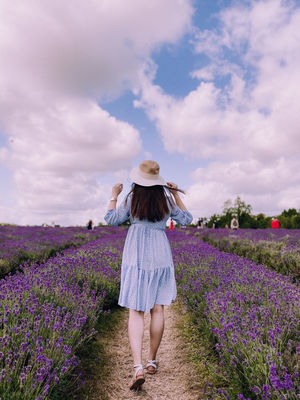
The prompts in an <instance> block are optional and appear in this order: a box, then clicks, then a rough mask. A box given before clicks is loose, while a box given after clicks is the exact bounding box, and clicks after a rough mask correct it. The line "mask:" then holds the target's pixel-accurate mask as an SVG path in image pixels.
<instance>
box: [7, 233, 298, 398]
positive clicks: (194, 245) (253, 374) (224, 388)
mask: <svg viewBox="0 0 300 400" xmlns="http://www.w3.org/2000/svg"><path fill="white" fill-rule="evenodd" d="M32 229H33V231H34V229H35V228H32ZM56 229H58V230H57V233H56V235H57V236H55V235H53V231H49V238H47V235H45V236H44V239H45V245H47V244H48V245H49V244H50V245H51V243H54V242H55V240H56V239H54V238H55V237H57V238H58V239H57V240H58V242H59V241H60V240H61V239H62V238H63V237H65V238H67V236H64V235H65V233H64V231H65V230H64V229H63V228H62V229H61V231H60V229H59V228H56ZM70 229H71V230H70V232H71V231H72V229H74V228H70ZM29 230H30V228H28V231H27V232H26V233H29ZM33 231H32V233H31V234H32V236H31V237H33V238H34V233H33ZM24 232H25V231H24ZM36 232H38V231H36ZM50 232H51V233H50ZM59 232H60V233H59ZM79 233H80V232H79ZM81 233H83V234H86V233H87V231H81ZM98 233H99V235H100V236H101V237H100V238H98V239H96V240H91V241H89V242H88V243H85V244H83V245H81V246H78V247H77V248H74V247H72V248H69V249H66V250H64V251H63V252H61V253H60V254H57V255H56V256H55V257H51V258H49V259H48V260H46V261H44V262H42V263H41V262H39V263H35V262H28V263H25V265H23V266H22V267H21V268H20V270H19V271H17V272H16V273H15V274H12V273H11V274H9V275H7V276H6V277H5V278H4V279H2V280H0V298H1V303H0V329H1V331H0V398H1V400H19V399H20V400H21V399H22V400H23V399H24V400H32V399H34V400H44V399H49V400H50V399H51V395H52V393H53V390H54V389H55V388H56V387H57V386H59V385H60V384H61V382H62V380H63V379H68V376H69V375H70V373H71V372H72V371H73V372H74V370H75V371H76V368H77V366H78V364H79V363H80V359H78V356H77V355H76V351H77V350H78V349H79V348H80V346H82V345H84V343H86V342H87V341H88V340H90V339H91V338H92V337H94V336H95V334H96V331H95V325H96V321H97V319H98V318H99V316H100V315H101V313H103V312H105V310H107V309H110V308H111V307H115V306H116V303H117V298H118V290H119V282H120V262H121V256H122V248H123V244H124V240H125V236H126V228H122V227H116V228H113V227H103V228H99V232H98ZM196 233H197V230H196V229H186V230H184V229H181V230H180V229H177V230H175V231H174V232H168V233H167V235H168V237H169V240H170V243H171V247H172V252H173V256H174V262H175V268H176V277H177V285H178V292H179V295H180V298H181V299H182V300H183V302H184V303H185V304H186V306H187V308H188V310H189V311H190V313H191V315H193V317H194V323H195V324H196V325H198V326H199V332H201V334H205V335H206V336H207V337H208V338H209V341H210V350H211V353H212V354H214V355H215V356H217V357H218V360H219V366H220V368H219V372H218V373H219V377H220V379H219V385H214V386H213V387H212V385H211V383H210V382H207V388H208V390H210V393H211V398H216V399H217V398H218V399H219V398H224V399H263V400H267V399H271V400H273V399H276V400H281V399H299V394H300V391H299V356H300V344H299V339H300V337H299V310H300V307H299V306H300V290H299V285H298V284H297V283H295V282H294V281H293V278H292V276H288V275H282V274H280V273H278V272H277V271H275V270H271V269H270V268H269V267H266V266H264V265H262V264H256V263H255V262H253V261H251V260H249V259H247V258H244V257H240V256H238V255H235V254H228V253H224V252H222V251H220V250H219V249H216V248H214V247H212V246H211V245H209V244H207V243H204V242H203V241H202V240H200V238H199V235H196ZM24 234H25V233H24ZM72 234H73V236H72ZM72 234H71V236H72V237H73V238H74V236H75V230H74V231H73V233H72ZM88 234H89V233H88ZM218 234H219V232H218ZM238 234H240V232H239V233H238ZM249 234H250V232H249ZM266 234H268V233H266ZM60 235H61V236H60ZM245 235H246V232H245ZM252 235H254V236H255V232H254V233H253V234H252ZM2 237H3V236H2ZM37 237H38V238H39V239H38V240H37V241H36V242H35V243H39V244H40V246H41V248H42V247H43V245H44V243H43V240H42V238H41V235H37ZM284 237H285V235H283V236H282V238H284ZM60 238H61V239H60ZM269 239H271V238H269ZM296 239H297V235H296V234H295V240H296ZM68 240H69V239H68ZM71 240H72V238H71ZM276 240H277V243H279V242H280V237H279V235H278V237H277V239H276ZM26 241H28V242H30V240H28V237H26V240H25V239H24V242H26ZM33 241H35V239H33ZM62 242H63V239H62ZM253 242H255V239H253ZM258 242H259V241H258ZM271 242H272V241H271ZM273 242H275V241H273ZM20 243H22V240H21V239H20ZM2 244H3V247H0V248H2V249H3V248H6V253H5V257H7V258H8V259H9V257H10V253H9V250H8V247H7V244H6V245H5V240H4V241H3V243H2V239H1V242H0V246H2ZM5 246H6V247H5ZM39 249H40V247H39V246H37V252H39ZM295 249H296V251H297V243H296V242H295V243H294V247H293V248H292V250H291V251H294V250H295ZM13 251H15V249H12V252H13ZM3 254H4V252H2V257H3ZM220 396H221V397H220Z"/></svg>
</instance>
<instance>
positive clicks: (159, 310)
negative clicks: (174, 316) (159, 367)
mask: <svg viewBox="0 0 300 400" xmlns="http://www.w3.org/2000/svg"><path fill="white" fill-rule="evenodd" d="M150 313H151V322H150V349H149V360H155V359H156V353H157V350H158V347H159V345H160V342H161V339H162V336H163V333H164V326H165V319H164V306H162V305H159V304H155V305H154V307H153V308H152V309H151V310H150Z"/></svg>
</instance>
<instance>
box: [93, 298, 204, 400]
mask: <svg viewBox="0 0 300 400" xmlns="http://www.w3.org/2000/svg"><path fill="white" fill-rule="evenodd" d="M178 318H179V316H178V309H176V303H175V304H172V305H171V306H170V307H165V332H164V337H163V340H162V343H161V346H160V349H159V352H158V355H157V359H158V360H159V368H158V372H157V373H156V374H155V375H148V374H146V382H145V383H144V385H143V386H142V390H139V391H138V392H133V391H130V390H129V389H128V385H129V383H130V379H131V376H132V375H131V374H132V359H131V354H130V348H129V343H128V337H127V319H128V311H127V310H124V312H123V313H122V318H121V320H120V322H119V324H118V326H117V328H116V329H115V330H114V331H112V332H111V334H110V335H107V337H101V338H99V340H101V343H102V344H103V346H104V348H105V359H106V360H109V361H108V362H107V363H106V365H105V366H104V368H103V370H102V371H101V370H100V371H99V372H98V371H95V372H96V374H95V375H96V376H95V378H96V379H95V382H96V383H95V387H94V391H93V393H90V394H89V396H88V400H127V399H135V398H140V399H147V400H200V399H202V398H204V397H202V395H201V389H200V387H201V384H200V382H198V381H197V379H199V378H197V374H196V372H195V371H194V369H193V366H192V364H191V363H190V362H189V361H188V355H187V349H186V346H185V343H184V340H183V338H182V337H181V336H180V334H179V331H178V326H177V325H178ZM149 321H150V314H149V313H146V314H145V335H144V345H143V363H144V364H145V363H146V359H147V350H148V344H149Z"/></svg>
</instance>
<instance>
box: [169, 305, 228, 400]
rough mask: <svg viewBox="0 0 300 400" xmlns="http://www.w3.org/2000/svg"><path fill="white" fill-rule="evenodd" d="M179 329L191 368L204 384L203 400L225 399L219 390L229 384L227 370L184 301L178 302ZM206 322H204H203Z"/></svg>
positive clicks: (201, 324)
mask: <svg viewBox="0 0 300 400" xmlns="http://www.w3.org/2000/svg"><path fill="white" fill-rule="evenodd" d="M176 307H177V308H178V309H177V310H176V312H177V315H178V325H177V327H178V329H179V332H180V334H181V336H182V337H183V338H184V342H185V343H186V349H187V354H188V359H189V362H190V363H191V367H192V368H194V370H195V371H196V375H197V378H198V379H197V381H198V382H202V386H201V387H199V392H200V391H201V392H202V391H203V392H204V393H203V396H201V399H211V398H212V396H213V399H214V400H217V399H224V398H225V397H224V396H223V395H222V393H217V389H218V390H220V389H221V390H222V389H223V388H224V389H226V388H227V387H228V384H229V382H227V381H226V380H225V379H224V375H223V374H225V376H226V372H225V370H224V371H222V367H221V366H220V365H219V357H218V354H217V352H216V351H215V349H214V346H213V345H212V342H211V340H210V338H209V335H208V334H207V329H206V328H205V326H204V324H203V323H201V322H200V323H199V321H198V320H197V319H196V317H195V316H194V315H193V314H192V313H191V312H190V311H188V310H187V308H186V306H185V305H184V304H183V302H182V301H180V302H177V304H176ZM203 322H204V321H203Z"/></svg>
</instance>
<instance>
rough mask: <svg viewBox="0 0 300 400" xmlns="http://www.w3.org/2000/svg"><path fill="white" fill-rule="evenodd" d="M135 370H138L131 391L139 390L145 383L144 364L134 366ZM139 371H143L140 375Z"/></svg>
mask: <svg viewBox="0 0 300 400" xmlns="http://www.w3.org/2000/svg"><path fill="white" fill-rule="evenodd" d="M133 367H134V368H137V370H136V371H135V373H134V378H133V380H132V382H131V384H130V386H129V389H130V390H138V389H139V388H140V387H141V386H142V384H143V383H144V382H145V375H144V368H143V366H142V364H135V365H134V366H133ZM139 371H142V372H140V373H138V372H139Z"/></svg>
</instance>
